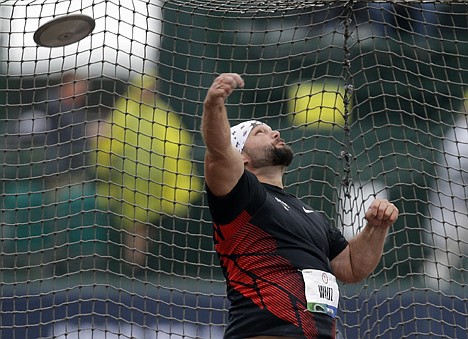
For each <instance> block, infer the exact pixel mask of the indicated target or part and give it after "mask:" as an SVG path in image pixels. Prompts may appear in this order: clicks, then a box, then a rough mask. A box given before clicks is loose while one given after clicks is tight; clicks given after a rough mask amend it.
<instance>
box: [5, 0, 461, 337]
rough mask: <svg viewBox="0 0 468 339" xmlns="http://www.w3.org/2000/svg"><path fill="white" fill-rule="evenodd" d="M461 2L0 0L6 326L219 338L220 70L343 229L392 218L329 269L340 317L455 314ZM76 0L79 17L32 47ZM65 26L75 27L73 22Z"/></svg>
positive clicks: (294, 173)
mask: <svg viewBox="0 0 468 339" xmlns="http://www.w3.org/2000/svg"><path fill="white" fill-rule="evenodd" d="M467 13H468V3H467V2H466V1H458V2H426V1H424V2H418V1H411V2H405V1H397V2H385V1H383V2H380V1H379V2H360V1H346V2H345V1H341V2H340V1H338V2H333V1H322V2H320V1H310V0H303V1H299V0H297V1H292V0H291V1H279V0H278V1H241V0H237V1H234V0H233V1H217V0H213V1H196V0H187V1H183V0H172V1H169V0H168V1H163V0H160V1H156V0H146V1H144V0H134V1H118V0H100V1H91V0H81V1H75V0H74V1H69V0H53V1H52V0H46V1H43V0H41V1H34V0H31V1H0V33H1V34H0V61H1V62H0V73H1V76H0V89H1V91H0V130H1V133H0V163H1V167H0V171H1V176H2V181H1V186H0V187H1V196H0V218H1V219H0V234H1V237H0V294H1V296H2V300H1V303H0V305H1V306H0V307H1V312H2V316H1V317H0V336H1V337H2V338H81V337H86V338H92V337H99V338H219V337H222V333H223V330H224V326H225V324H226V321H227V308H228V301H227V300H226V298H225V286H224V278H223V276H222V272H221V270H220V268H219V267H218V259H217V257H216V255H215V253H214V251H213V244H212V233H211V232H212V228H211V217H210V214H209V210H208V207H207V201H206V196H205V192H204V186H203V156H204V146H203V141H202V138H201V135H200V122H201V114H202V109H203V99H204V96H205V94H206V92H207V90H208V88H209V86H210V84H211V82H212V81H213V80H214V78H215V76H216V75H217V74H220V73H224V72H236V73H239V74H241V75H242V76H243V78H244V80H245V87H244V88H243V89H242V90H237V91H235V92H234V93H233V94H232V95H231V96H230V97H229V99H228V102H227V107H228V112H229V113H228V114H229V117H230V119H231V121H232V123H236V122H241V121H245V120H249V119H258V120H262V121H264V122H266V123H268V124H269V125H270V126H271V127H272V128H273V129H277V130H279V131H280V132H281V135H282V138H284V139H285V140H286V141H287V142H288V143H289V144H290V145H291V147H292V148H293V150H294V151H295V159H294V161H293V163H292V164H291V166H290V167H289V168H288V170H287V173H286V175H285V186H286V190H287V191H289V192H291V193H293V194H295V195H297V196H298V197H300V198H302V199H303V200H304V202H306V203H307V204H309V205H310V206H311V207H313V208H314V209H316V210H320V211H323V213H325V214H326V215H327V217H329V219H330V220H331V222H332V223H333V224H334V225H336V226H337V227H339V228H340V229H341V230H342V231H343V233H344V235H345V236H346V237H348V238H350V237H352V236H353V235H355V234H356V233H357V232H359V231H360V230H361V229H362V227H363V226H364V221H363V216H364V213H365V211H366V209H367V207H368V206H369V204H370V202H371V201H372V200H373V199H374V198H375V197H380V198H387V199H389V200H390V201H392V202H393V203H395V205H396V206H397V207H398V209H399V210H400V213H401V214H400V217H399V219H398V221H397V222H396V223H395V225H394V226H393V227H392V228H391V230H390V232H389V235H388V238H387V240H386V243H385V247H384V253H383V257H382V260H381V261H380V263H379V265H378V267H377V269H376V270H375V271H374V272H373V273H372V274H371V275H370V276H369V277H368V278H367V279H366V280H365V281H363V282H362V283H359V284H356V285H341V286H340V288H341V300H340V311H339V314H338V326H337V332H338V335H337V337H338V338H374V337H375V338H402V337H413V336H414V337H418V336H431V337H443V338H462V337H464V336H466V328H468V317H467V314H468V309H467V302H466V301H467V295H468V291H467V286H466V282H467V279H468V200H467V184H468V113H467V112H468V104H467V102H468V101H467V100H468V68H467V64H468V59H467V58H468V57H467V55H468V35H467V34H466V32H467V29H468V16H467ZM70 14H84V15H87V16H89V17H91V18H93V19H94V20H95V28H94V30H93V31H92V33H91V34H90V35H89V36H86V37H84V38H83V39H82V40H80V41H78V42H74V43H71V44H69V45H66V46H63V47H53V48H49V47H43V46H39V45H38V44H37V43H36V42H35V40H34V33H35V32H36V30H37V29H38V28H39V27H40V26H42V25H44V24H46V23H48V22H49V21H51V20H53V19H55V18H59V17H62V16H67V15H70ZM64 33H68V32H67V31H66V30H65V32H64Z"/></svg>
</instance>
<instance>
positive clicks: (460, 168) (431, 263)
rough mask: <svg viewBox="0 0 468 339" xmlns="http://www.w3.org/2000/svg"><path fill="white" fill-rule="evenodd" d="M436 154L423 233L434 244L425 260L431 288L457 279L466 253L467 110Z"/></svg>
mask: <svg viewBox="0 0 468 339" xmlns="http://www.w3.org/2000/svg"><path fill="white" fill-rule="evenodd" d="M439 154H440V156H439V158H437V159H436V162H437V164H436V168H435V175H436V181H435V186H434V187H433V188H432V190H431V192H430V195H429V206H428V208H429V213H430V215H429V218H428V219H427V220H428V225H427V231H428V232H427V233H426V238H427V241H428V243H429V244H430V245H431V246H433V248H432V250H431V254H430V256H429V257H428V258H427V260H425V264H424V273H425V274H426V280H427V282H428V283H429V285H430V286H431V287H433V288H444V287H448V285H449V282H450V281H454V280H455V281H456V279H457V276H458V277H459V275H460V274H461V273H462V271H463V266H462V264H463V258H464V257H465V258H466V256H467V255H468V198H467V194H468V111H467V112H464V113H459V116H458V117H457V119H456V121H455V124H454V126H453V127H452V128H451V130H450V132H449V133H448V134H446V135H445V138H444V141H443V146H442V149H441V150H440V153H439Z"/></svg>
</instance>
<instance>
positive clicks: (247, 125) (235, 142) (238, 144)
mask: <svg viewBox="0 0 468 339" xmlns="http://www.w3.org/2000/svg"><path fill="white" fill-rule="evenodd" d="M258 125H264V123H263V122H260V121H257V120H249V121H244V122H241V123H240V124H237V125H235V126H232V127H231V144H232V146H234V147H235V148H236V149H237V150H238V151H239V152H242V150H243V149H244V145H245V141H246V140H247V138H248V136H249V134H250V132H251V131H252V129H253V128H254V127H255V126H258Z"/></svg>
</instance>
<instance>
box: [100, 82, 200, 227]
mask: <svg viewBox="0 0 468 339" xmlns="http://www.w3.org/2000/svg"><path fill="white" fill-rule="evenodd" d="M191 143H192V139H191V135H190V133H189V132H188V131H187V130H186V129H184V127H183V126H182V124H181V119H180V117H179V115H178V114H177V113H175V112H173V111H172V110H171V108H170V107H169V106H168V105H167V104H165V103H164V102H163V101H162V100H161V99H160V98H158V97H157V96H156V95H155V93H154V92H153V90H152V88H149V89H143V88H140V87H138V86H135V85H132V86H131V88H129V91H128V98H121V99H120V100H119V101H118V102H117V104H116V108H115V110H114V111H113V112H112V114H111V116H110V118H109V125H108V126H107V129H105V130H104V131H103V132H102V134H101V135H100V136H99V138H98V141H97V170H98V176H99V178H100V179H101V181H100V184H99V187H98V193H99V197H100V199H101V202H102V203H105V204H108V208H110V209H111V210H112V211H114V212H115V213H118V214H121V215H122V216H123V217H124V218H123V220H122V226H124V227H131V226H132V225H133V224H134V222H142V223H154V222H155V221H157V220H158V219H159V217H160V216H161V214H168V215H183V214H184V213H186V211H187V210H188V204H189V203H190V202H191V201H193V200H195V199H196V198H198V195H199V192H200V191H201V188H202V183H201V179H200V178H198V177H197V176H196V175H194V174H195V171H194V168H193V164H192V162H191V147H190V144H191Z"/></svg>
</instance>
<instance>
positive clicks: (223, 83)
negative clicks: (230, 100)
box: [205, 73, 244, 103]
mask: <svg viewBox="0 0 468 339" xmlns="http://www.w3.org/2000/svg"><path fill="white" fill-rule="evenodd" d="M238 87H240V88H242V87H244V80H243V79H242V78H241V76H240V75H239V74H237V73H223V74H221V75H219V76H218V77H217V78H216V79H215V80H214V81H213V84H212V85H211V87H210V89H209V90H208V94H207V97H206V100H205V103H206V102H210V101H211V100H214V99H223V100H225V99H226V98H227V97H228V96H229V95H231V93H232V92H233V91H234V90H235V89H236V88H238Z"/></svg>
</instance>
